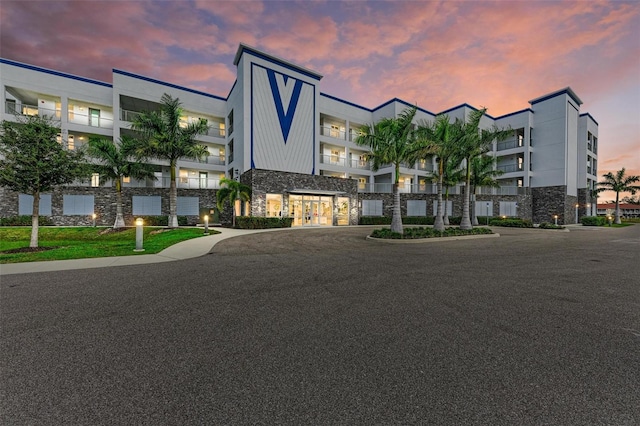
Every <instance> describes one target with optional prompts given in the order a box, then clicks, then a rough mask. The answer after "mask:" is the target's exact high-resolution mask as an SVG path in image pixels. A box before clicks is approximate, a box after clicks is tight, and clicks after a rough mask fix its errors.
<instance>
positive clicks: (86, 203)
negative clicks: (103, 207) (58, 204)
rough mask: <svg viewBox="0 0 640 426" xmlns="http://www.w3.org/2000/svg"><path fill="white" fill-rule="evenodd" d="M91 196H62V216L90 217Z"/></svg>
mask: <svg viewBox="0 0 640 426" xmlns="http://www.w3.org/2000/svg"><path fill="white" fill-rule="evenodd" d="M93 212H94V207H93V195H63V196H62V214H63V215H67V216H74V215H75V216H80V215H92V214H93Z"/></svg>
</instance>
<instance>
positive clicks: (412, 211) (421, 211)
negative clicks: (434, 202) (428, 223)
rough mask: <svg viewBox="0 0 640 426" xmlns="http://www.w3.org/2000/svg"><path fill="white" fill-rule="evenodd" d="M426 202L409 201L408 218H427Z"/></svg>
mask: <svg viewBox="0 0 640 426" xmlns="http://www.w3.org/2000/svg"><path fill="white" fill-rule="evenodd" d="M426 215H427V201H426V200H407V216H426Z"/></svg>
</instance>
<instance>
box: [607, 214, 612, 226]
mask: <svg viewBox="0 0 640 426" xmlns="http://www.w3.org/2000/svg"><path fill="white" fill-rule="evenodd" d="M612 219H613V217H611V216H607V221H608V222H609V226H611V222H612Z"/></svg>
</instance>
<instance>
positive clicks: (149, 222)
mask: <svg viewBox="0 0 640 426" xmlns="http://www.w3.org/2000/svg"><path fill="white" fill-rule="evenodd" d="M139 217H140V218H142V220H143V221H144V226H169V216H135V217H134V219H133V220H134V224H135V220H136V219H137V218H139ZM188 223H189V222H188V221H187V217H186V216H178V226H187V224H188Z"/></svg>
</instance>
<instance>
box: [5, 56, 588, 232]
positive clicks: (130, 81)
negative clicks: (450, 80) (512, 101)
mask: <svg viewBox="0 0 640 426" xmlns="http://www.w3.org/2000/svg"><path fill="white" fill-rule="evenodd" d="M234 64H235V65H236V67H237V80H236V82H235V83H234V85H233V87H232V88H231V90H230V92H229V94H228V96H226V97H224V96H216V95H212V94H207V93H203V92H200V91H196V90H192V89H189V88H186V87H182V86H179V85H175V84H172V83H167V82H162V81H158V80H155V79H151V78H147V77H143V76H139V75H135V74H132V73H129V72H126V71H122V70H117V69H114V70H113V80H112V83H105V82H100V81H95V80H91V79H87V78H83V77H79V76H74V75H69V74H65V73H60V72H57V71H53V70H48V69H43V68H39V67H35V66H32V65H28V64H23V63H17V62H14V61H10V60H5V59H0V87H1V88H2V91H3V93H4V97H5V101H4V102H3V103H2V105H1V106H0V117H1V118H2V119H3V120H9V121H15V120H16V119H17V118H16V114H25V115H34V114H40V115H49V116H52V117H53V118H54V119H55V120H56V121H58V122H59V124H60V141H61V143H62V144H64V145H65V146H66V148H67V149H78V148H79V147H80V146H81V145H83V144H85V143H86V142H87V140H88V139H89V138H90V137H96V136H98V137H105V138H109V139H113V140H114V141H117V140H118V139H119V138H120V137H121V136H123V135H126V134H133V132H132V130H130V124H131V120H132V118H133V117H135V116H136V114H139V113H140V112H143V111H149V110H154V109H157V108H158V105H159V101H160V98H161V96H162V95H163V94H164V93H168V94H170V95H171V96H173V97H174V98H179V99H180V102H181V103H182V106H183V109H184V116H183V117H182V120H183V121H184V122H190V121H194V120H199V119H202V118H204V119H206V120H207V122H208V124H209V131H208V133H207V134H206V135H201V136H199V137H198V141H199V142H200V143H202V144H203V145H204V146H206V147H207V150H208V152H209V155H208V156H207V157H206V158H204V159H202V160H201V161H191V160H184V161H180V162H179V163H178V169H179V170H178V173H177V176H178V178H177V179H178V182H177V184H178V188H179V194H178V196H179V198H178V214H179V215H180V214H182V215H184V216H187V217H188V218H189V221H190V222H193V223H195V222H197V221H198V218H199V217H200V216H202V215H203V214H205V213H206V214H210V213H211V212H212V211H215V201H216V198H215V197H216V191H217V189H219V187H220V179H221V178H222V177H224V176H227V177H230V178H236V179H239V180H241V181H242V182H244V183H246V184H248V185H249V186H250V187H251V188H252V200H251V203H249V204H248V205H246V206H243V209H242V210H243V211H242V213H243V214H251V215H254V216H270V217H281V216H289V217H292V218H293V224H294V226H340V225H348V224H357V223H358V222H359V219H360V218H361V217H362V216H390V215H391V209H392V203H393V198H392V194H391V192H392V182H393V181H394V173H395V172H394V169H393V167H391V166H389V167H383V168H381V169H379V170H377V171H373V170H372V169H371V165H370V163H369V162H368V161H367V159H366V157H365V154H366V149H365V148H363V147H361V146H358V145H356V144H355V143H354V141H355V138H356V137H357V134H358V130H359V129H360V127H361V126H362V125H364V124H371V123H375V122H376V121H378V120H379V119H381V118H383V117H393V116H396V115H398V114H399V113H401V112H402V111H403V110H404V109H406V108H407V107H410V106H411V105H410V104H408V103H407V102H404V101H402V100H400V99H397V98H394V99H392V100H390V101H388V102H386V103H384V104H383V105H380V106H378V107H376V108H373V109H369V108H366V107H364V106H360V105H357V104H354V103H351V102H349V101H346V100H343V99H339V98H336V97H333V96H330V95H327V94H324V93H322V92H321V87H320V84H321V79H322V76H321V75H320V74H318V73H316V72H314V71H311V70H308V69H306V68H303V67H301V66H298V65H296V64H293V63H291V62H288V61H285V60H283V59H280V58H277V57H274V56H272V55H269V54H268V53H266V52H262V51H259V50H257V49H254V48H252V47H249V46H246V45H240V46H239V48H238V51H237V54H236V57H235V60H234ZM529 103H530V108H528V109H525V110H521V111H517V112H514V113H511V114H507V115H504V116H500V117H492V116H489V115H486V116H485V117H483V119H482V122H481V126H483V127H490V126H492V125H494V124H495V125H497V126H499V127H507V126H510V127H511V128H512V129H514V135H513V137H512V138H511V139H509V140H506V141H502V142H498V143H494V145H493V149H492V150H491V151H490V152H489V153H488V155H491V156H493V157H495V159H496V167H497V169H499V170H501V171H503V172H504V174H502V175H501V176H500V177H499V182H500V188H478V191H477V195H476V199H475V202H474V206H473V207H474V208H475V211H476V214H477V215H478V216H513V217H521V218H524V219H530V220H533V221H534V222H537V223H539V222H544V221H547V222H552V221H553V217H554V216H556V215H557V216H558V218H559V222H560V223H574V222H575V220H576V214H577V215H578V216H584V215H592V214H595V209H596V206H595V198H592V193H593V189H594V188H595V182H596V181H597V145H598V123H597V122H596V121H595V120H594V119H593V117H592V116H591V115H590V114H588V113H581V112H580V105H581V104H582V101H581V100H580V99H579V98H578V96H577V95H576V94H575V93H574V92H573V90H571V88H565V89H562V90H558V91H556V92H553V93H550V94H547V95H544V96H541V97H539V98H536V99H533V100H531V101H529ZM474 109H475V108H474V107H472V106H470V105H467V104H463V105H460V106H457V107H454V108H451V109H449V110H447V111H443V112H441V113H438V114H447V115H448V116H449V117H450V118H451V119H455V118H464V117H466V116H467V114H468V113H469V112H470V111H472V110H474ZM436 115H437V114H435V113H433V112H430V111H427V110H424V109H418V111H417V114H416V120H420V119H424V120H433V119H434V118H435V117H436ZM154 166H155V168H156V179H155V180H148V181H135V180H133V179H127V180H126V182H125V184H124V198H125V218H126V219H127V221H128V222H130V221H132V220H133V217H135V216H139V215H149V216H153V215H166V214H167V213H168V208H169V207H168V195H167V193H168V191H167V190H166V188H168V187H169V169H168V165H167V164H164V163H162V162H160V161H158V162H156V163H155V164H154ZM434 168H435V158H431V157H429V158H424V159H421V160H419V161H417V162H416V163H415V164H405V165H403V167H401V169H400V177H399V179H400V191H401V192H402V197H401V202H402V213H403V216H432V215H433V214H434V212H435V208H436V203H435V199H436V188H435V185H434V184H433V183H432V178H431V177H432V173H433V170H434ZM463 190H464V187H463V186H460V185H458V186H456V187H453V188H450V190H449V193H450V197H449V202H448V206H447V207H448V211H449V212H451V215H452V216H460V215H461V214H462V195H461V194H462V193H463ZM0 191H1V192H0V216H12V215H17V214H31V212H30V210H29V208H30V199H29V197H28V196H26V195H24V194H15V193H12V192H11V191H8V190H6V189H0ZM112 193H113V189H112V188H111V187H110V185H109V184H107V186H106V187H104V186H100V185H99V176H93V178H92V179H91V182H87V183H83V184H79V185H73V186H68V187H64V188H59V189H57V190H56V191H54V192H53V193H52V194H45V196H44V197H43V203H42V205H41V211H42V214H43V215H47V216H51V218H52V220H53V222H54V223H59V224H82V223H87V221H88V220H89V219H87V218H88V217H90V216H91V214H92V213H96V214H98V217H99V218H100V219H99V222H100V223H101V224H105V225H107V224H110V223H113V219H112V218H114V217H115V207H114V206H113V200H112V195H110V194H112ZM65 204H66V207H65ZM227 213H228V212H226V213H225V212H222V216H221V220H222V221H225V219H226V218H227V217H228V214H227Z"/></svg>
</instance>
